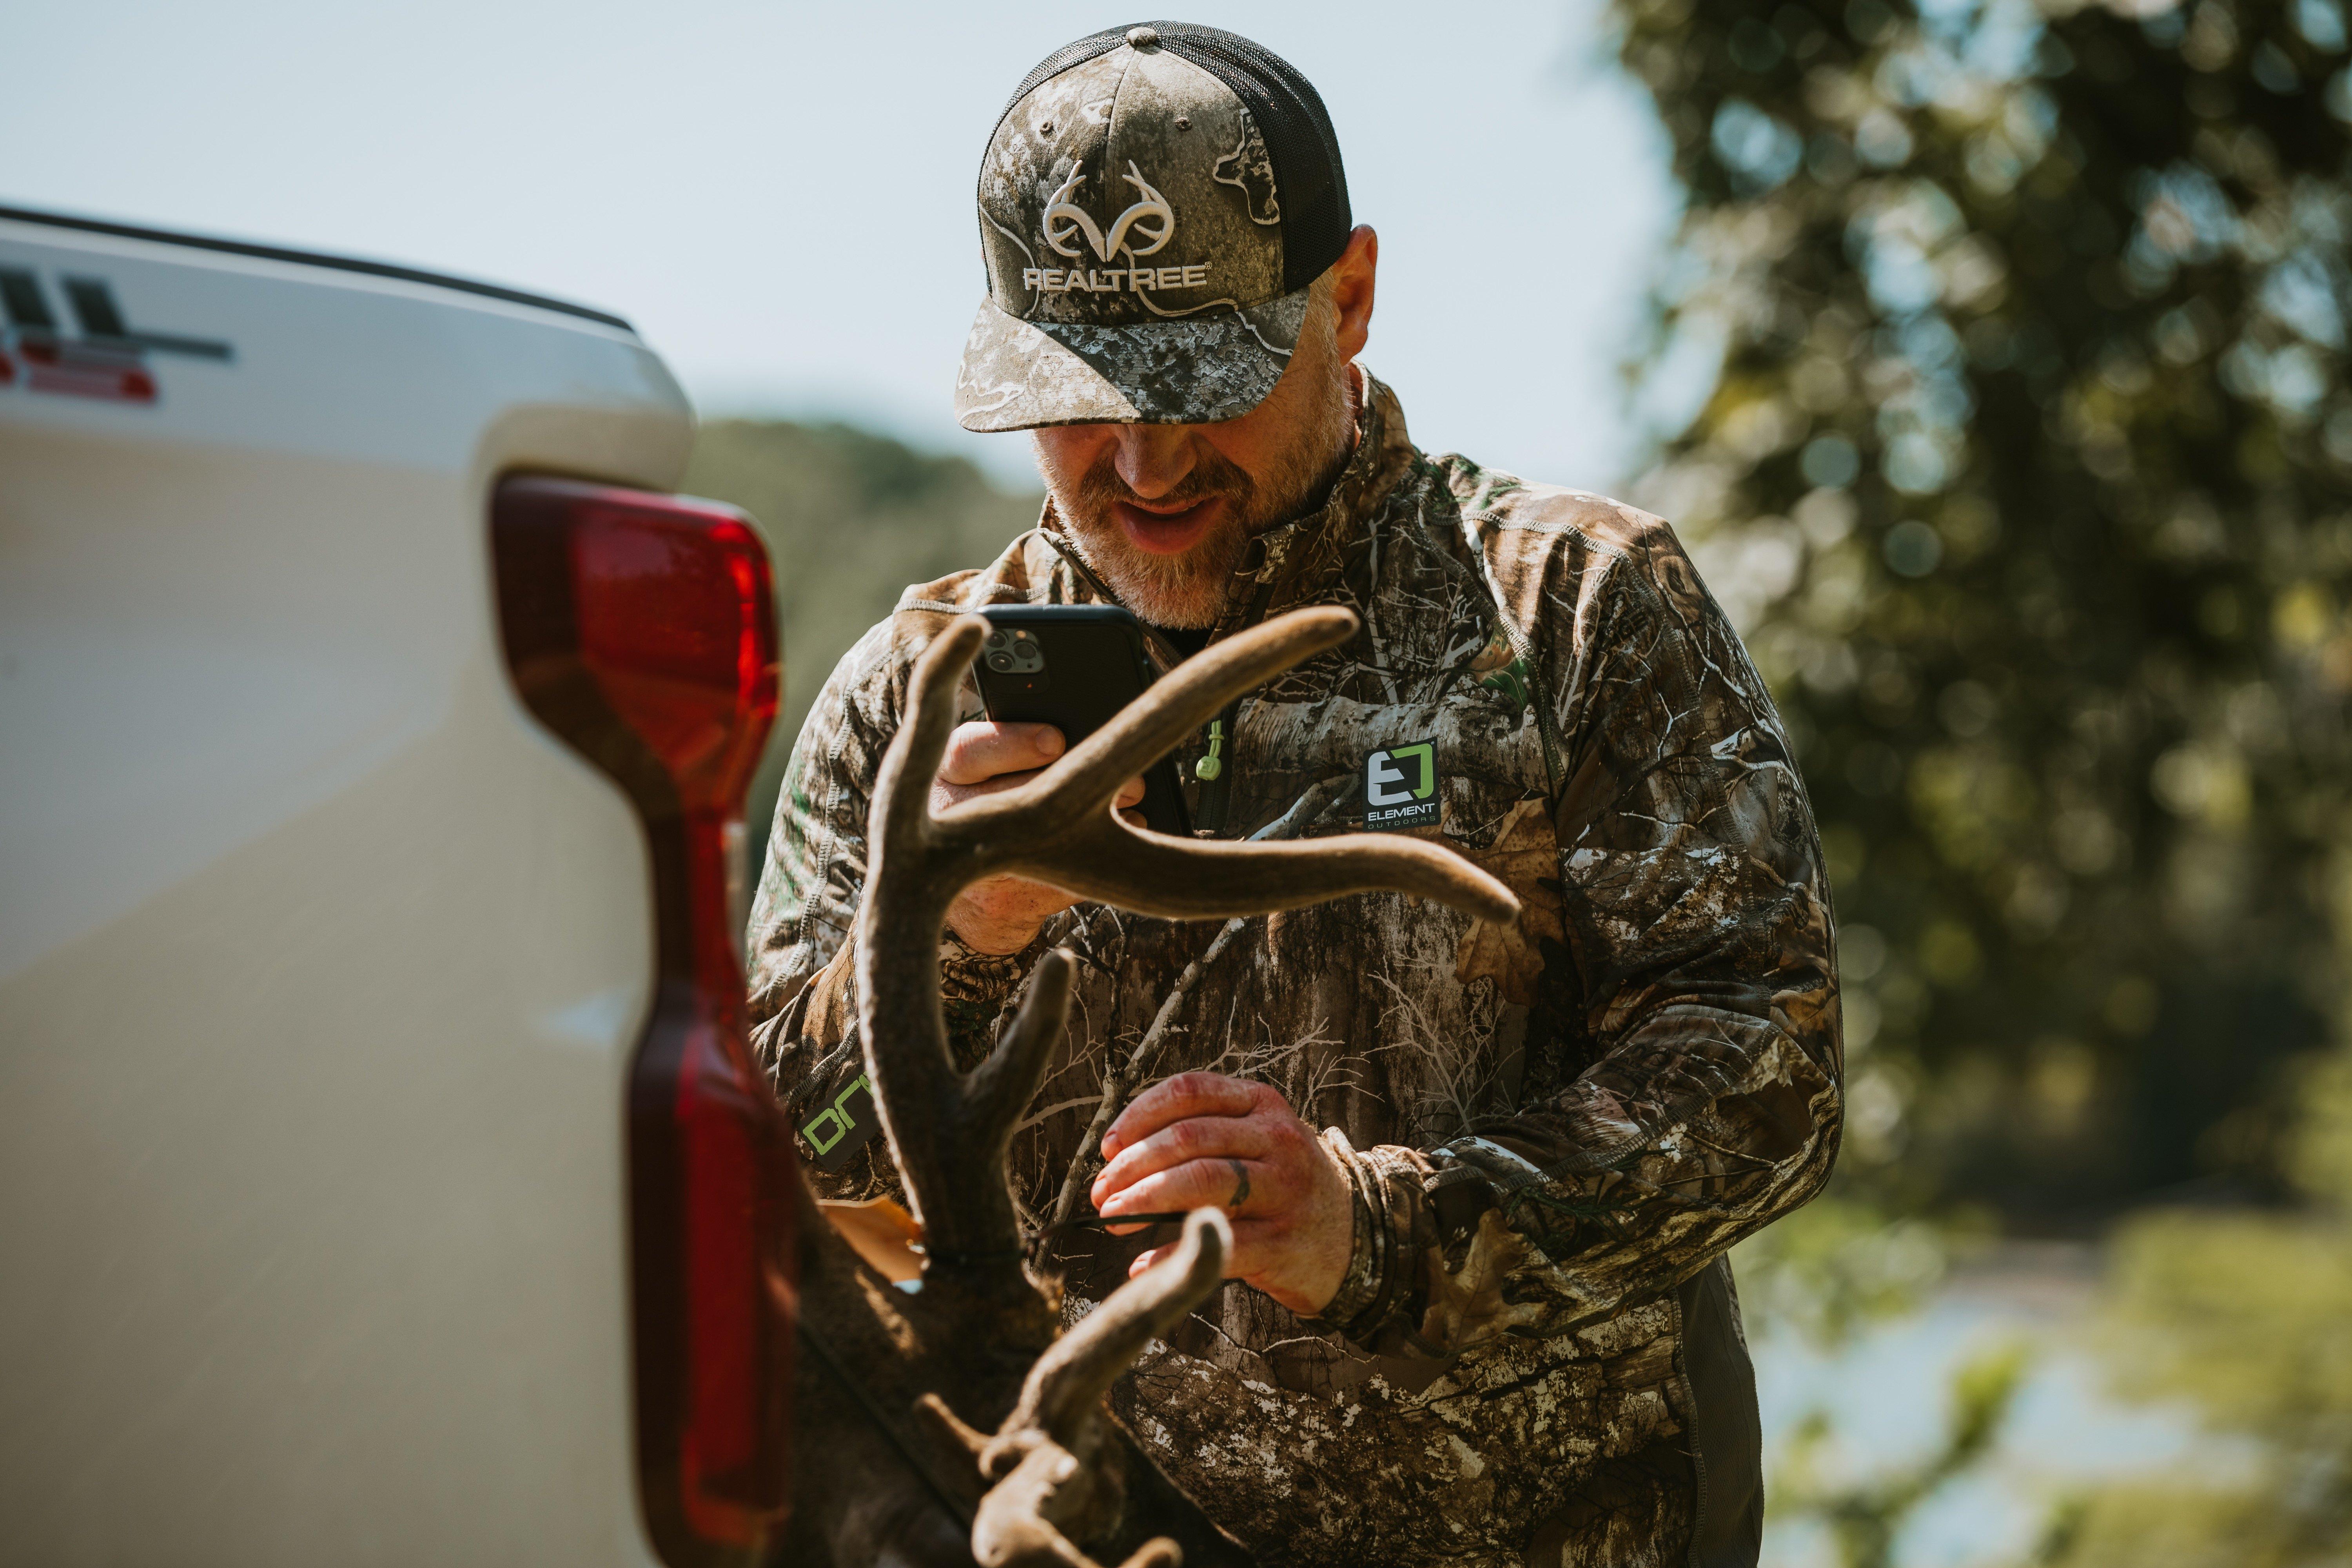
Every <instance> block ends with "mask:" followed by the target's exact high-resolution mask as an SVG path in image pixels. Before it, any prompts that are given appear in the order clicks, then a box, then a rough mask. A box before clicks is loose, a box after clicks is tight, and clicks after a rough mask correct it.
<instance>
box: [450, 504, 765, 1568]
mask: <svg viewBox="0 0 2352 1568" xmlns="http://www.w3.org/2000/svg"><path fill="white" fill-rule="evenodd" d="M490 535H491V542H492V548H493V552H494V553H495V556H496V560H497V565H498V584H499V620H500V624H501V626H502V628H503V631H504V634H505V639H506V651H507V663H508V667H509V669H510V670H511V671H512V672H513V675H514V679H515V684H516V686H517V687H518V688H519V689H520V691H521V693H522V698H523V701H524V702H525V703H526V704H527V705H528V706H529V707H530V710H531V711H532V712H533V713H535V714H537V715H538V716H539V717H540V719H541V721H544V722H545V723H546V724H547V725H548V727H549V728H551V729H552V730H553V731H555V732H556V733H557V734H559V735H561V736H562V737H563V739H564V740H566V741H567V742H571V744H572V746H574V747H576V748H577V749H578V750H579V751H580V752H583V754H584V755H586V756H587V757H588V758H589V760H590V761H592V762H593V763H595V764H596V765H597V766H598V767H600V768H602V769H603V770H604V772H605V773H609V774H611V775H612V777H613V778H614V780H615V781H616V782H617V783H618V784H620V786H621V788H622V789H623V790H624V791H625V792H626V794H627V795H628V796H629V798H630V800H631V801H632V802H634V803H635V805H636V808H637V811H638V814H639V815H640V816H642V817H643V818H644V820H645V826H646V839H647V842H648V845H649V847H650V848H651V850H652V860H653V873H654V905H655V924H656V955H657V957H656V963H657V966H658V970H659V980H658V983H657V986H656V996H655V1001H654V1009H653V1016H652V1018H651V1019H650V1020H649V1021H648V1022H647V1024H646V1031H645V1035H644V1037H643V1038H642V1039H641V1040H640V1041H639V1043H638V1046H637V1053H636V1057H635V1062H634V1064H633V1066H632V1068H631V1070H630V1074H629V1104H628V1129H629V1182H630V1206H631V1215H630V1218H631V1232H630V1253H631V1269H632V1273H633V1275H634V1277H635V1336H636V1393H637V1459H638V1472H639V1474H638V1480H639V1489H640V1495H641V1499H642V1500H643V1503H644V1507H645V1515H646V1527H647V1530H648V1532H649V1533H650V1534H651V1536H652V1538H653V1542H654V1545H655V1547H656V1550H657V1551H658V1552H660V1553H661V1556H662V1558H663V1559H664V1561H666V1562H667V1563H671V1564H673V1565H677V1568H683V1565H684V1564H688V1563H701V1562H708V1561H711V1560H713V1559H714V1558H720V1557H732V1556H740V1555H745V1554H747V1553H753V1552H757V1551H758V1550H759V1549H760V1548H761V1546H762V1545H764V1544H765V1543H766V1542H767V1541H768V1540H769V1538H770V1537H771V1536H772V1534H773V1532H774V1531H775V1529H776V1527H777V1526H778V1525H779V1524H780V1523H781V1522H782V1518H783V1510H784V1504H785V1500H786V1496H787V1493H786V1478H787V1469H786V1466H787V1458H788V1457H787V1454H786V1451H785V1444H786V1438H787V1436H788V1430H789V1420H790V1410H789V1406H788V1405H787V1403H786V1402H787V1399H788V1397H789V1394H790V1390H791V1382H792V1335H793V1319H792V1310H793V1279H792V1262H793V1235H792V1224H793V1205H792V1202H791V1194H792V1187H791V1184H792V1182H793V1180H794V1179H795V1178H794V1176H793V1171H792V1164H791V1162H792V1143H791V1136H790V1132H789V1131H788V1129H787V1128H786V1127H785V1125H784V1121H783V1118H782V1113H781V1111H779V1110H778V1109H777V1107H776V1104H775V1101H774V1100H773V1099H772V1097H771V1096H770V1094H769V1093H768V1090H767V1086H766V1083H765V1081H764V1079H763V1078H762V1076H761V1074H760V1073H759V1072H758V1071H757V1070H756V1069H755V1068H753V1066H752V1064H751V1056H750V1052H749V1049H748V1048H747V1047H746V1044H745V1040H744V1012H743V994H744V992H743V972H742V963H741V960H740V958H739V957H738V955H737V949H736V933H735V931H734V929H733V928H734V924H735V920H736V910H735V909H734V902H735V900H733V899H731V898H730V893H729V889H730V885H731V883H730V863H731V858H732V855H733V844H734V840H735V838H736V837H737V831H736V830H737V829H738V828H739V827H740V822H741V818H742V810H743V792H744V788H745V786H746V785H747V784H749V783H750V781H751V769H752V766H753V764H754V763H756V762H757V761H758V758H759V755H760V748H761V744H762V742H765V740H766V739H767V734H768V729H769V726H770V725H771V724H772V723H773V722H774V720H775V715H776V689H777V670H776V636H775V611H774V605H773V599H772V593H771V590H770V585H769V580H768V558H767V552H765V551H764V550H763V549H762V548H761V544H760V542H759V539H758V537H757V536H756V535H755V534H754V533H753V532H752V531H751V527H750V525H749V524H748V523H747V522H746V521H744V518H743V516H742V514H741V513H740V512H738V511H736V510H733V509H731V508H729V507H723V506H719V505H717V504H715V503H713V502H709V501H696V500H680V499H677V498H674V497H670V496H662V495H650V494H646V493H644V492H641V491H637V490H625V489H613V488H611V487H608V486H604V485H591V484H581V483H577V482H575V481H572V480H569V479H508V480H506V481H505V482H504V483H502V484H500V485H499V489H498V495H497V498H496V500H495V501H494V502H493V504H492V508H491V514H490Z"/></svg>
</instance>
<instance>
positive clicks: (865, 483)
mask: <svg viewBox="0 0 2352 1568" xmlns="http://www.w3.org/2000/svg"><path fill="white" fill-rule="evenodd" d="M680 488H681V489H685V490H688V491H689V492H690V493H693V494H696V495H705V496H709V497H710V498H712V499H713V500H723V501H728V502H730V503H732V504H734V505H736V506H740V507H741V508H742V509H743V510H746V511H748V512H750V513H751V518H752V521H754V522H755V523H756V524H757V525H758V526H759V529H760V532H761V537H762V538H764V539H765V540H766V541H767V544H768V553H769V556H770V558H771V559H772V561H773V562H774V563H775V574H776V608H777V612H778V614H779V615H780V616H782V620H783V623H784V701H783V708H782V712H781V713H779V714H778V715H777V720H776V731H775V734H774V736H773V737H772V739H771V740H770V742H769V746H768V755H767V758H766V760H765V762H764V763H763V764H762V765H761V770H760V773H759V776H758V777H757V778H756V779H755V780H754V781H753V783H752V785H751V801H750V803H749V805H748V807H747V809H746V812H745V824H746V826H747V827H748V828H749V830H750V833H749V837H750V839H751V843H750V846H749V852H750V854H751V860H752V864H753V866H754V868H755V875H756V868H757V866H758V864H759V861H760V858H761V854H762V851H763V847H764V846H765V845H766V843H767V836H768V825H769V822H770V819H771V818H772V816H774V814H775V806H776V791H777V788H778V786H779V784H781V783H782V778H783V770H784V762H785V759H786V758H788V757H789V756H790V755H791V754H792V746H793V739H794V737H796V736H797V735H798V734H799V733H800V727H801V721H802V720H803V718H804V717H806V715H807V713H808V709H809V704H810V703H811V702H813V701H814V700H816V694H817V692H818V691H819V690H821V689H823V688H824V682H825V678H826V677H827V676H829V675H831V674H832V673H833V667H834V665H835V662H836V661H837V660H838V659H839V658H841V656H842V655H843V654H845V653H846V652H848V651H849V648H850V647H851V645H852V644H854V643H856V641H857V639H858V638H859V637H862V636H864V635H865V633H866V627H868V626H872V625H874V623H875V622H877V621H878V620H880V619H881V618H882V617H883V616H887V615H888V614H889V613H890V606H891V605H894V604H896V603H898V595H899V594H900V592H901V591H903V590H904V589H905V588H906V587H907V585H908V584H911V583H928V582H929V581H931V580H932V579H933V578H936V577H942V576H945V575H946V574H948V573H950V572H953V571H957V570H960V569H961V568H965V567H971V566H984V565H986V564H987V563H989V562H991V561H993V560H994V559H996V556H997V552H1000V551H1002V550H1003V548H1004V544H1005V542H1006V541H1007V540H1009V539H1011V538H1012V537H1013V535H1014V534H1016V533H1019V532H1020V531H1022V530H1023V529H1024V528H1028V527H1031V526H1032V525H1034V523H1035V522H1036V521H1037V510H1038V508H1039V506H1040V505H1041V504H1042V503H1043V496H1042V494H1039V495H1015V494H1012V493H1010V492H1008V491H1005V490H1003V489H999V488H997V486H996V485H995V484H994V483H992V481H991V480H990V479H988V477H987V476H986V475H984V474H982V472H981V471H980V470H979V469H978V468H974V467H973V466H972V465H971V463H969V462H966V461H965V460H964V459H963V458H943V457H937V456H933V455H930V454H928V453H923V452H918V451H916V450H915V449H914V448H913V447H908V446H905V445H903V444H901V443H899V442H897V441H893V440H891V439H890V438H889V437H886V436H876V435H872V434H869V433H868V432H866V431H863V430H856V429H852V428H851V427H850V426H845V425H814V426H812V425H794V424H790V423H786V422H784V421H782V420H773V421H768V420H750V419H722V420H716V421H713V422H712V423H710V424H709V425H706V426H703V427H702V430H701V432H700V434H699V435H698V437H696V439H695V445H694V455H693V457H692V458H691V459H690V460H689V461H688V465H687V470H686V478H685V479H683V480H682V481H681V482H680Z"/></svg>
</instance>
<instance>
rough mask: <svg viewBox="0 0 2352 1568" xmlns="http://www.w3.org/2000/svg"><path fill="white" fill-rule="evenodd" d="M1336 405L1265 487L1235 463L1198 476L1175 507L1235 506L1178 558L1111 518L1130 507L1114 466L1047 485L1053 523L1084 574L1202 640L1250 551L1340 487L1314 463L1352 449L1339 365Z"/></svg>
mask: <svg viewBox="0 0 2352 1568" xmlns="http://www.w3.org/2000/svg"><path fill="white" fill-rule="evenodd" d="M1333 369H1334V372H1335V374H1333V376H1332V377H1331V380H1332V382H1333V385H1332V387H1331V388H1330V392H1331V394H1332V395H1331V396H1329V397H1328V398H1327V399H1325V400H1324V401H1323V403H1322V406H1323V407H1324V408H1326V409H1328V410H1332V411H1333V413H1332V416H1330V417H1328V418H1327V419H1326V420H1324V421H1322V422H1319V423H1318V426H1317V427H1316V428H1315V429H1313V430H1311V431H1309V432H1307V436H1306V437H1305V438H1304V439H1302V440H1301V441H1300V442H1299V444H1298V447H1297V449H1296V450H1294V451H1292V452H1289V453H1286V454H1285V455H1284V457H1283V458H1282V459H1281V460H1280V461H1279V462H1278V463H1276V465H1274V467H1273V468H1272V470H1271V471H1270V472H1269V473H1268V474H1267V475H1266V476H1265V481H1264V482H1263V483H1259V482H1257V481H1255V480H1253V479H1251V478H1250V477H1249V476H1248V475H1247V474H1244V473H1243V472H1242V471H1241V469H1239V468H1235V467H1234V465H1232V464H1231V463H1225V462H1222V460H1220V464H1219V466H1217V467H1216V468H1214V470H1213V471H1210V472H1202V471H1201V470H1197V469H1196V470H1195V471H1194V472H1193V473H1192V474H1191V475H1188V476H1187V477H1186V479H1185V482H1184V484H1182V485H1180V486H1178V487H1177V489H1175V490H1174V491H1173V492H1172V493H1171V496H1170V497H1167V498H1162V499H1171V500H1205V499H1207V498H1208V497H1210V496H1212V495H1222V496H1224V497H1225V498H1227V500H1228V501H1229V502H1230V505H1231V510H1230V512H1229V514H1228V516H1227V518H1226V520H1225V523H1224V526H1223V527H1222V528H1220V529H1218V530H1217V531H1216V532H1215V533H1213V534H1212V535H1210V537H1208V538H1207V539H1204V540H1202V542H1200V543H1199V544H1197V545H1194V546H1193V547H1192V549H1191V550H1188V551H1186V552H1184V553H1183V554H1181V555H1153V554H1150V553H1148V552H1144V551H1140V550H1138V549H1136V548H1135V547H1134V546H1133V545H1131V544H1129V542H1128V541H1127V535H1126V531H1124V530H1123V529H1121V528H1120V527H1119V523H1118V518H1117V517H1116V516H1115V515H1113V513H1112V511H1111V506H1112V503H1113V502H1116V501H1121V500H1134V499H1135V493H1134V491H1132V490H1130V489H1128V487H1127V484H1126V482H1125V481H1123V480H1122V479H1119V478H1118V474H1117V473H1116V472H1114V471H1113V469H1112V467H1111V456H1110V454H1109V453H1108V452H1106V453H1105V454H1104V455H1103V458H1102V460H1101V461H1099V462H1097V464H1096V465H1095V466H1094V468H1091V469H1090V470H1088V471H1087V474H1086V476H1085V477H1084V478H1083V479H1080V480H1079V481H1078V482H1077V483H1076V485H1075V486H1066V485H1056V484H1055V483H1054V482H1053V481H1052V479H1047V480H1046V486H1045V489H1046V493H1047V495H1048V496H1049V497H1050V498H1051V499H1052V500H1053V503H1054V514H1055V517H1057V518H1058V519H1060V521H1061V523H1062V526H1063V528H1064V529H1066V531H1068V533H1069V537H1070V541H1071V542H1072V543H1073V544H1074V545H1075V546H1076V549H1077V552H1078V555H1079V558H1080V559H1081V560H1083V561H1085V563H1087V569H1088V570H1090V571H1092V572H1093V573H1094V574H1095V575H1096V576H1097V577H1099V578H1101V579H1102V580H1103V582H1104V583H1105V584H1108V586H1109V588H1110V590H1111V592H1112V593H1114V594H1116V595H1118V598H1119V602H1120V603H1121V604H1123V605H1126V606H1127V607H1128V608H1129V609H1130V610H1133V611H1134V612H1135V613H1136V614H1137V615H1138V616H1141V617H1142V618H1143V619H1144V620H1147V621H1149V622H1150V623H1151V624H1152V625H1153V626H1167V627H1169V628H1171V630H1177V631H1200V630H1205V629H1207V628H1209V627H1212V626H1215V625H1216V624H1217V623H1218V622H1219V621H1220V620H1222V619H1223V618H1224V615H1225V612H1226V611H1227V609H1228V608H1230V607H1231V605H1232V602H1233V599H1234V592H1235V589H1236V587H1237V586H1238V584H1237V583H1236V581H1235V574H1237V573H1238V572H1239V571H1240V570H1241V564H1242V562H1243V561H1244V559H1245V558H1246V557H1247V554H1248V552H1249V542H1250V541H1251V540H1253V539H1255V538H1256V537H1257V536H1258V535H1259V534H1261V533H1265V532H1266V531H1269V530H1272V529H1275V528H1278V527H1280V526H1281V525H1282V524H1284V523H1286V522H1288V521H1292V520H1293V519H1295V518H1297V517H1300V516H1302V515H1304V514H1305V513H1306V512H1307V510H1310V508H1311V507H1312V506H1314V505H1315V504H1317V503H1318V501H1319V500H1320V499H1321V497H1322V495H1323V493H1324V491H1326V490H1327V489H1328V488H1329V481H1330V479H1331V478H1333V477H1336V475H1335V474H1334V473H1333V472H1332V470H1331V468H1329V467H1328V459H1326V458H1321V457H1319V456H1318V454H1320V453H1326V452H1328V451H1330V450H1331V449H1332V448H1333V447H1339V449H1340V451H1341V453H1342V456H1341V458H1340V460H1339V466H1341V467H1344V466H1345V463H1346V460H1347V459H1346V456H1345V454H1346V453H1347V452H1348V451H1349V450H1352V443H1350V442H1347V441H1344V440H1343V439H1341V437H1343V436H1344V435H1345V434H1346V433H1348V432H1350V431H1352V429H1353V427H1354V425H1355V419H1356V399H1355V395H1354V384H1353V378H1352V377H1351V376H1350V375H1349V367H1348V365H1347V363H1345V362H1344V361H1342V362H1340V363H1337V364H1336V365H1334V366H1333Z"/></svg>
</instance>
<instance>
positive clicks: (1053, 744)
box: [1037, 730, 1062, 757]
mask: <svg viewBox="0 0 2352 1568" xmlns="http://www.w3.org/2000/svg"><path fill="white" fill-rule="evenodd" d="M1037 749H1038V750H1039V751H1040V752H1044V753H1045V755H1047V756H1049V757H1058V756H1060V755H1061V754H1062V732H1061V731H1059V730H1041V731H1038V734H1037Z"/></svg>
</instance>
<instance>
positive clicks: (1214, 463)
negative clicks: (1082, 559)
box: [1077, 448, 1257, 517]
mask: <svg viewBox="0 0 2352 1568" xmlns="http://www.w3.org/2000/svg"><path fill="white" fill-rule="evenodd" d="M1117 463H1118V454H1117V453H1116V452H1111V451H1107V452H1105V453H1104V454H1103V455H1102V456H1101V457H1100V458H1097V459H1096V460H1095V464H1094V467H1092V468H1088V469H1087V473H1086V477H1085V478H1084V479H1080V480H1079V481H1078V486H1077V490H1078V494H1077V500H1078V502H1079V504H1080V505H1081V506H1083V507H1085V508H1086V509H1087V511H1088V512H1089V513H1091V514H1092V515H1094V516H1096V517H1102V516H1106V515H1108V512H1109V510H1110V507H1111V503H1113V502H1114V501H1126V502H1128V503H1129V504H1130V505H1135V504H1140V503H1141V502H1142V501H1143V498H1142V497H1141V496H1139V495H1137V494H1136V493H1135V491H1134V489H1132V488H1130V487H1129V484H1128V482H1127V481H1126V480H1125V479H1120V478H1119V477H1118V467H1117ZM1215 496H1223V497H1224V498H1226V499H1227V500H1231V501H1232V502H1233V503H1234V510H1235V511H1237V512H1239V513H1242V514H1243V515H1244V516H1246V515H1247V514H1248V512H1249V510H1250V502H1251V501H1252V500H1255V498H1256V496H1257V485H1256V482H1255V480H1253V479H1251V478H1250V477H1249V475H1247V474H1246V473H1244V472H1243V471H1242V469H1241V468H1239V467H1238V466H1237V465H1235V464H1234V462H1233V461H1232V459H1230V458H1227V457H1225V456H1224V454H1223V453H1222V452H1218V451H1216V450H1215V449H1213V448H1212V449H1210V450H1207V451H1204V452H1202V453H1201V454H1199V455H1198V456H1197V457H1196V458H1194V460H1193V463H1192V471H1191V472H1189V473H1187V474H1186V475H1185V476H1184V477H1183V479H1181V480H1179V481H1178V482H1177V485H1176V488H1175V489H1171V490H1170V491H1168V492H1167V493H1166V494H1164V495H1159V496H1154V497H1152V498H1151V502H1150V504H1151V505H1152V506H1153V507H1168V506H1171V505H1175V506H1196V505H1198V504H1199V503H1201V502H1202V501H1204V500H1210V499H1211V498H1212V497H1215Z"/></svg>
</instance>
